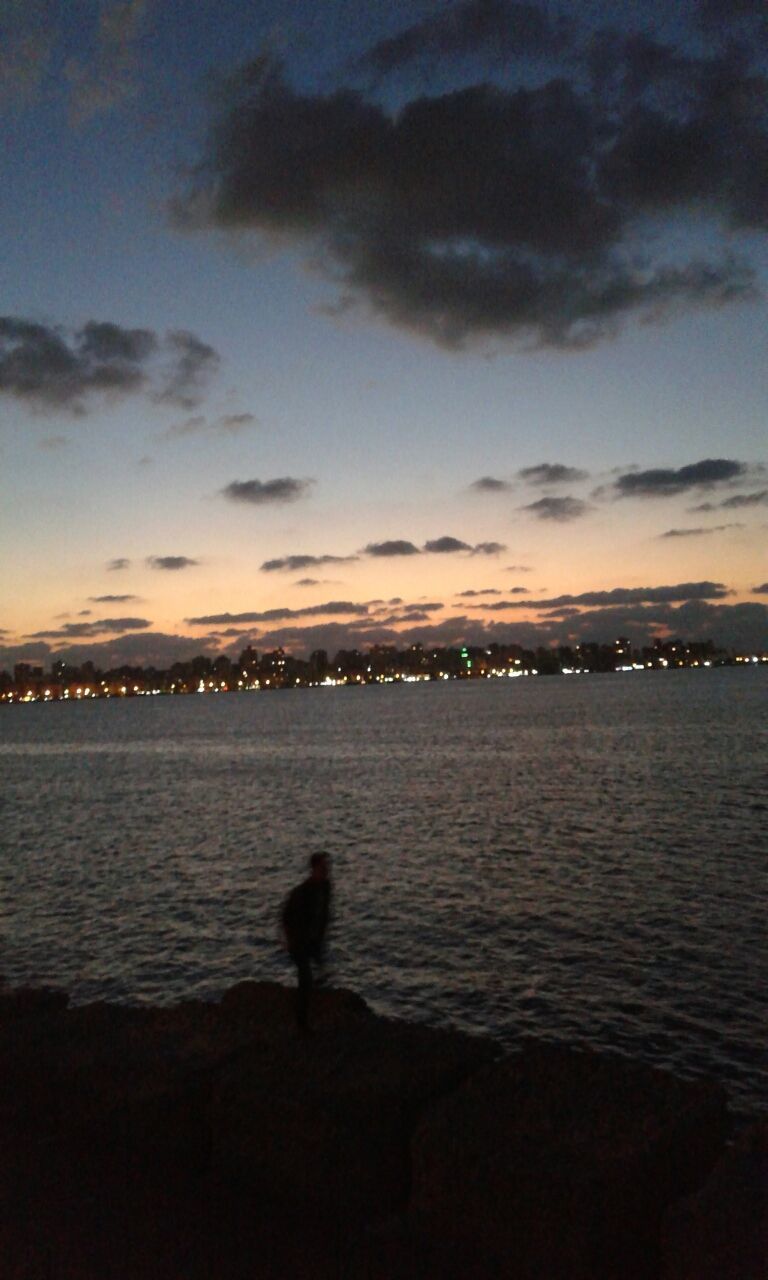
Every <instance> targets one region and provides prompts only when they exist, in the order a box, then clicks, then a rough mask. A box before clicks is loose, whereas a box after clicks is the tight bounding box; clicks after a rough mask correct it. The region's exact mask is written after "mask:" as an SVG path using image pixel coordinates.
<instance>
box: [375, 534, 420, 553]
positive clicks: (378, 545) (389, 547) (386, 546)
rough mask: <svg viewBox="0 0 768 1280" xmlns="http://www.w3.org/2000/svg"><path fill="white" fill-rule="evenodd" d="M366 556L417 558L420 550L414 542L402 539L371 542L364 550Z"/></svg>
mask: <svg viewBox="0 0 768 1280" xmlns="http://www.w3.org/2000/svg"><path fill="white" fill-rule="evenodd" d="M364 554H365V555H367V556H382V557H383V556H417V555H419V548H418V547H416V546H414V544H413V543H412V542H406V541H405V540H404V539H402V538H394V539H391V540H390V541H389V542H369V543H368V546H367V547H365V548H364Z"/></svg>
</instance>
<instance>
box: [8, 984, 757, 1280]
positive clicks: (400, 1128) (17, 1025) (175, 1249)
mask: <svg viewBox="0 0 768 1280" xmlns="http://www.w3.org/2000/svg"><path fill="white" fill-rule="evenodd" d="M314 1010H315V1026H314V1033H313V1034H312V1035H310V1036H307V1037H301V1036H299V1035H298V1033H297V1031H296V1028H295V1025H294V1021H293V1010H292V993H291V992H290V991H287V990H286V989H285V988H282V987H279V986H277V985H275V984H272V983H261V982H243V983H240V984H238V985H237V986H235V987H233V988H232V989H231V990H230V991H228V992H227V993H226V995H225V996H224V997H223V999H222V1000H221V1002H220V1003H218V1004H206V1003H202V1002H188V1003H183V1004H178V1005H174V1006H172V1007H168V1008H129V1007H125V1006H116V1005H110V1004H103V1003H99V1004H91V1005H86V1006H81V1007H72V1008H71V1007H69V1005H68V1000H67V997H66V995H65V994H63V993H61V992H56V991H41V990H9V989H7V988H4V989H0V1082H1V1087H0V1142H1V1143H2V1146H1V1147H0V1150H1V1151H2V1161H1V1162H0V1274H1V1275H2V1277H3V1280H43V1278H45V1280H138V1278H139V1277H142V1278H146V1280H262V1277H264V1278H267V1277H268V1278H269V1280H272V1278H275V1280H277V1277H280V1280H283V1278H284V1277H294V1278H295V1277H304V1276H308V1277H313V1280H326V1277H327V1278H328V1280H331V1278H333V1280H337V1278H339V1277H344V1278H345V1280H438V1277H439V1280H459V1278H461V1280H472V1278H473V1277H476V1278H477V1280H485V1278H486V1277H488V1278H490V1277H493V1278H494V1280H726V1278H727V1280H765V1277H766V1276H767V1275H768V1123H766V1122H765V1121H763V1122H757V1123H755V1124H754V1125H752V1126H751V1127H749V1128H748V1129H746V1130H744V1131H742V1132H741V1133H740V1134H739V1135H738V1137H737V1138H736V1140H735V1141H734V1140H732V1135H731V1127H730V1122H729V1116H728V1111H727V1107H726V1100H725V1096H724V1094H723V1091H722V1090H721V1089H720V1088H719V1087H718V1086H717V1085H714V1084H710V1083H707V1082H701V1081H699V1082H691V1081H681V1080H678V1079H676V1078H675V1077H673V1076H671V1075H669V1074H667V1073H665V1072H660V1071H654V1070H652V1069H650V1068H647V1067H643V1066H639V1065H637V1064H633V1063H630V1062H628V1061H627V1060H625V1059H623V1058H620V1057H617V1056H613V1055H604V1054H597V1053H592V1052H580V1051H576V1050H573V1049H569V1048H566V1047H560V1046H553V1045H547V1044H544V1043H539V1042H536V1041H527V1042H526V1043H525V1044H524V1045H523V1047H522V1049H521V1050H520V1052H519V1053H514V1054H503V1053H502V1052H501V1050H500V1049H499V1047H498V1046H497V1045H496V1044H495V1043H494V1042H492V1041H489V1040H483V1039H480V1038H476V1037H470V1036H465V1035H462V1034H460V1033H458V1032H451V1031H438V1030H433V1029H430V1028H426V1027H422V1026H417V1025H412V1024H409V1023H405V1022H401V1021H395V1020H392V1019H386V1018H382V1017H378V1016H376V1015H374V1014H373V1013H372V1012H371V1011H370V1010H369V1009H368V1007H367V1006H366V1005H365V1003H364V1002H363V1001H362V1000H361V999H360V998H359V997H358V996H356V995H354V994H353V993H351V992H348V991H341V990H337V991H319V992H317V993H316V1000H315V1006H314Z"/></svg>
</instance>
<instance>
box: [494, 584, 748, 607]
mask: <svg viewBox="0 0 768 1280" xmlns="http://www.w3.org/2000/svg"><path fill="white" fill-rule="evenodd" d="M523 591H524V588H522V587H517V588H515V590H514V591H513V592H512V594H513V595H514V594H520V593H522V592H523ZM730 594H731V593H730V592H729V591H728V589H727V588H726V587H725V586H724V585H723V583H722V582H678V583H677V584H676V585H674V586H664V587H614V588H613V589H612V590H610V591H582V592H581V594H580V595H575V596H574V595H563V596H552V597H550V598H549V599H546V600H500V601H497V602H496V601H495V602H494V603H493V604H488V605H471V606H470V608H476V609H487V610H489V611H493V612H497V611H499V610H501V609H561V608H570V607H571V606H572V605H576V606H579V607H582V608H589V607H597V606H601V605H608V606H612V605H624V604H642V603H650V602H654V603H665V604H666V603H677V602H679V601H689V600H721V599H723V598H724V597H725V596H728V595H730Z"/></svg>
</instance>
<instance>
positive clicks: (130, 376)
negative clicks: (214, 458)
mask: <svg viewBox="0 0 768 1280" xmlns="http://www.w3.org/2000/svg"><path fill="white" fill-rule="evenodd" d="M217 363H218V356H217V355H216V353H215V352H214V351H213V348H212V347H209V346H207V344H206V343H204V342H201V341H200V339H199V338H196V337H195V336H194V334H179V333H172V334H169V335H168V336H167V337H166V338H164V339H161V338H159V337H158V335H157V334H156V333H154V332H153V331H152V330H150V329H126V328H123V327H122V326H121V325H118V324H113V323H112V322H111V321H96V320H89V321H88V322H87V324H85V325H83V327H82V328H80V329H76V330H74V331H72V332H69V333H67V332H66V331H65V330H63V329H61V328H59V327H54V326H51V325H45V324H39V323H37V322H36V321H32V320H26V319H23V318H20V317H18V316H1V317H0V395H2V394H5V395H10V396H13V397H14V398H16V399H17V400H21V401H22V402H24V403H27V404H29V405H30V406H31V407H33V408H35V409H38V410H42V411H46V410H47V411H49V412H50V411H53V410H62V409H63V410H67V411H69V412H70V413H74V414H82V413H85V412H86V409H87V407H88V406H89V405H90V404H91V402H92V401H93V400H94V398H97V397H101V398H103V397H105V396H106V397H109V398H113V397H117V396H125V395H131V394H135V393H144V394H148V395H151V396H152V398H153V399H155V400H161V401H164V400H169V401H172V402H174V403H183V404H185V405H187V406H188V405H191V404H192V403H196V401H197V398H198V396H199V393H200V390H201V387H202V385H203V383H204V381H205V379H206V377H207V376H208V374H209V373H210V372H211V371H212V370H213V368H215V366H216V364H217Z"/></svg>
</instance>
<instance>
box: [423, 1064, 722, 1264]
mask: <svg viewBox="0 0 768 1280" xmlns="http://www.w3.org/2000/svg"><path fill="white" fill-rule="evenodd" d="M726 1130H727V1118H726V1108H725V1098H724V1094H723V1092H722V1090H720V1089H719V1088H717V1087H716V1086H713V1085H709V1084H707V1083H689V1082H683V1081H680V1080H677V1079H675V1078H674V1077H672V1076H670V1075H668V1074H666V1073H665V1072H661V1071H654V1070H651V1069H650V1068H643V1067H639V1066H634V1065H631V1064H629V1063H628V1062H626V1061H624V1060H623V1059H621V1058H618V1057H614V1056H608V1055H599V1054H596V1053H591V1052H577V1051H574V1050H570V1049H564V1048H558V1047H556V1046H550V1045H545V1044H530V1045H529V1046H527V1047H526V1048H525V1049H524V1051H523V1052H522V1053H521V1054H519V1055H517V1056H514V1057H510V1058H506V1059H504V1060H502V1061H500V1062H498V1063H494V1064H493V1065H492V1066H489V1067H486V1068H484V1069H482V1070H480V1071H478V1072H476V1073H475V1074H474V1075H473V1076H472V1077H471V1079H470V1080H469V1081H468V1082H467V1083H466V1085H465V1086H464V1087H463V1088H462V1089H460V1090H459V1091H457V1092H456V1093H455V1094H454V1095H453V1096H451V1097H446V1098H443V1099H441V1100H439V1101H438V1102H436V1103H435V1105H434V1107H433V1108H431V1109H430V1110H429V1111H428V1113H427V1114H426V1115H425V1117H424V1119H423V1121H422V1123H421V1125H420V1127H419V1129H418V1131H417V1134H416V1137H415V1141H414V1159H413V1195H412V1201H411V1205H412V1210H413V1211H414V1213H415V1214H416V1215H417V1217H418V1218H420V1219H421V1221H422V1222H427V1223H428V1224H429V1227H430V1230H431V1234H432V1236H433V1238H434V1239H435V1240H437V1241H445V1242H447V1243H448V1244H449V1245H450V1244H451V1242H454V1243H455V1246H456V1248H457V1249H460V1248H466V1246H467V1245H468V1244H471V1243H472V1242H474V1244H475V1256H476V1265H477V1266H483V1267H485V1270H484V1271H483V1270H481V1271H478V1272H477V1274H487V1275H498V1276H508V1277H515V1278H516V1280H517V1278H518V1277H526V1278H527V1277H531V1278H533V1277H536V1278H537V1280H538V1278H540V1277H544V1276H546V1277H547V1280H560V1278H562V1280H599V1278H604V1280H615V1278H616V1277H618V1276H621V1277H622V1278H626V1277H638V1278H639V1277H643V1278H645V1277H655V1276H656V1275H657V1274H658V1240H659V1229H660V1221H661V1216H662V1213H663V1211H664V1210H665V1208H666V1207H667V1205H668V1204H669V1203H670V1202H671V1201H672V1200H674V1199H675V1198H677V1197H679V1196H681V1195H683V1194H685V1193H686V1192H688V1191H690V1190H691V1188H693V1187H695V1186H697V1185H698V1184H700V1183H701V1181H702V1180H703V1178H704V1177H705V1176H706V1174H707V1172H708V1170H709V1169H710V1168H711V1167H712V1165H713V1163H714V1161H715V1160H716V1158H717V1156H718V1154H719V1153H720V1151H721V1150H722V1146H723V1143H724V1140H725V1135H726ZM478 1259H481V1260H482V1261H478ZM448 1274H458V1273H454V1272H453V1271H449V1273H448Z"/></svg>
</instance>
